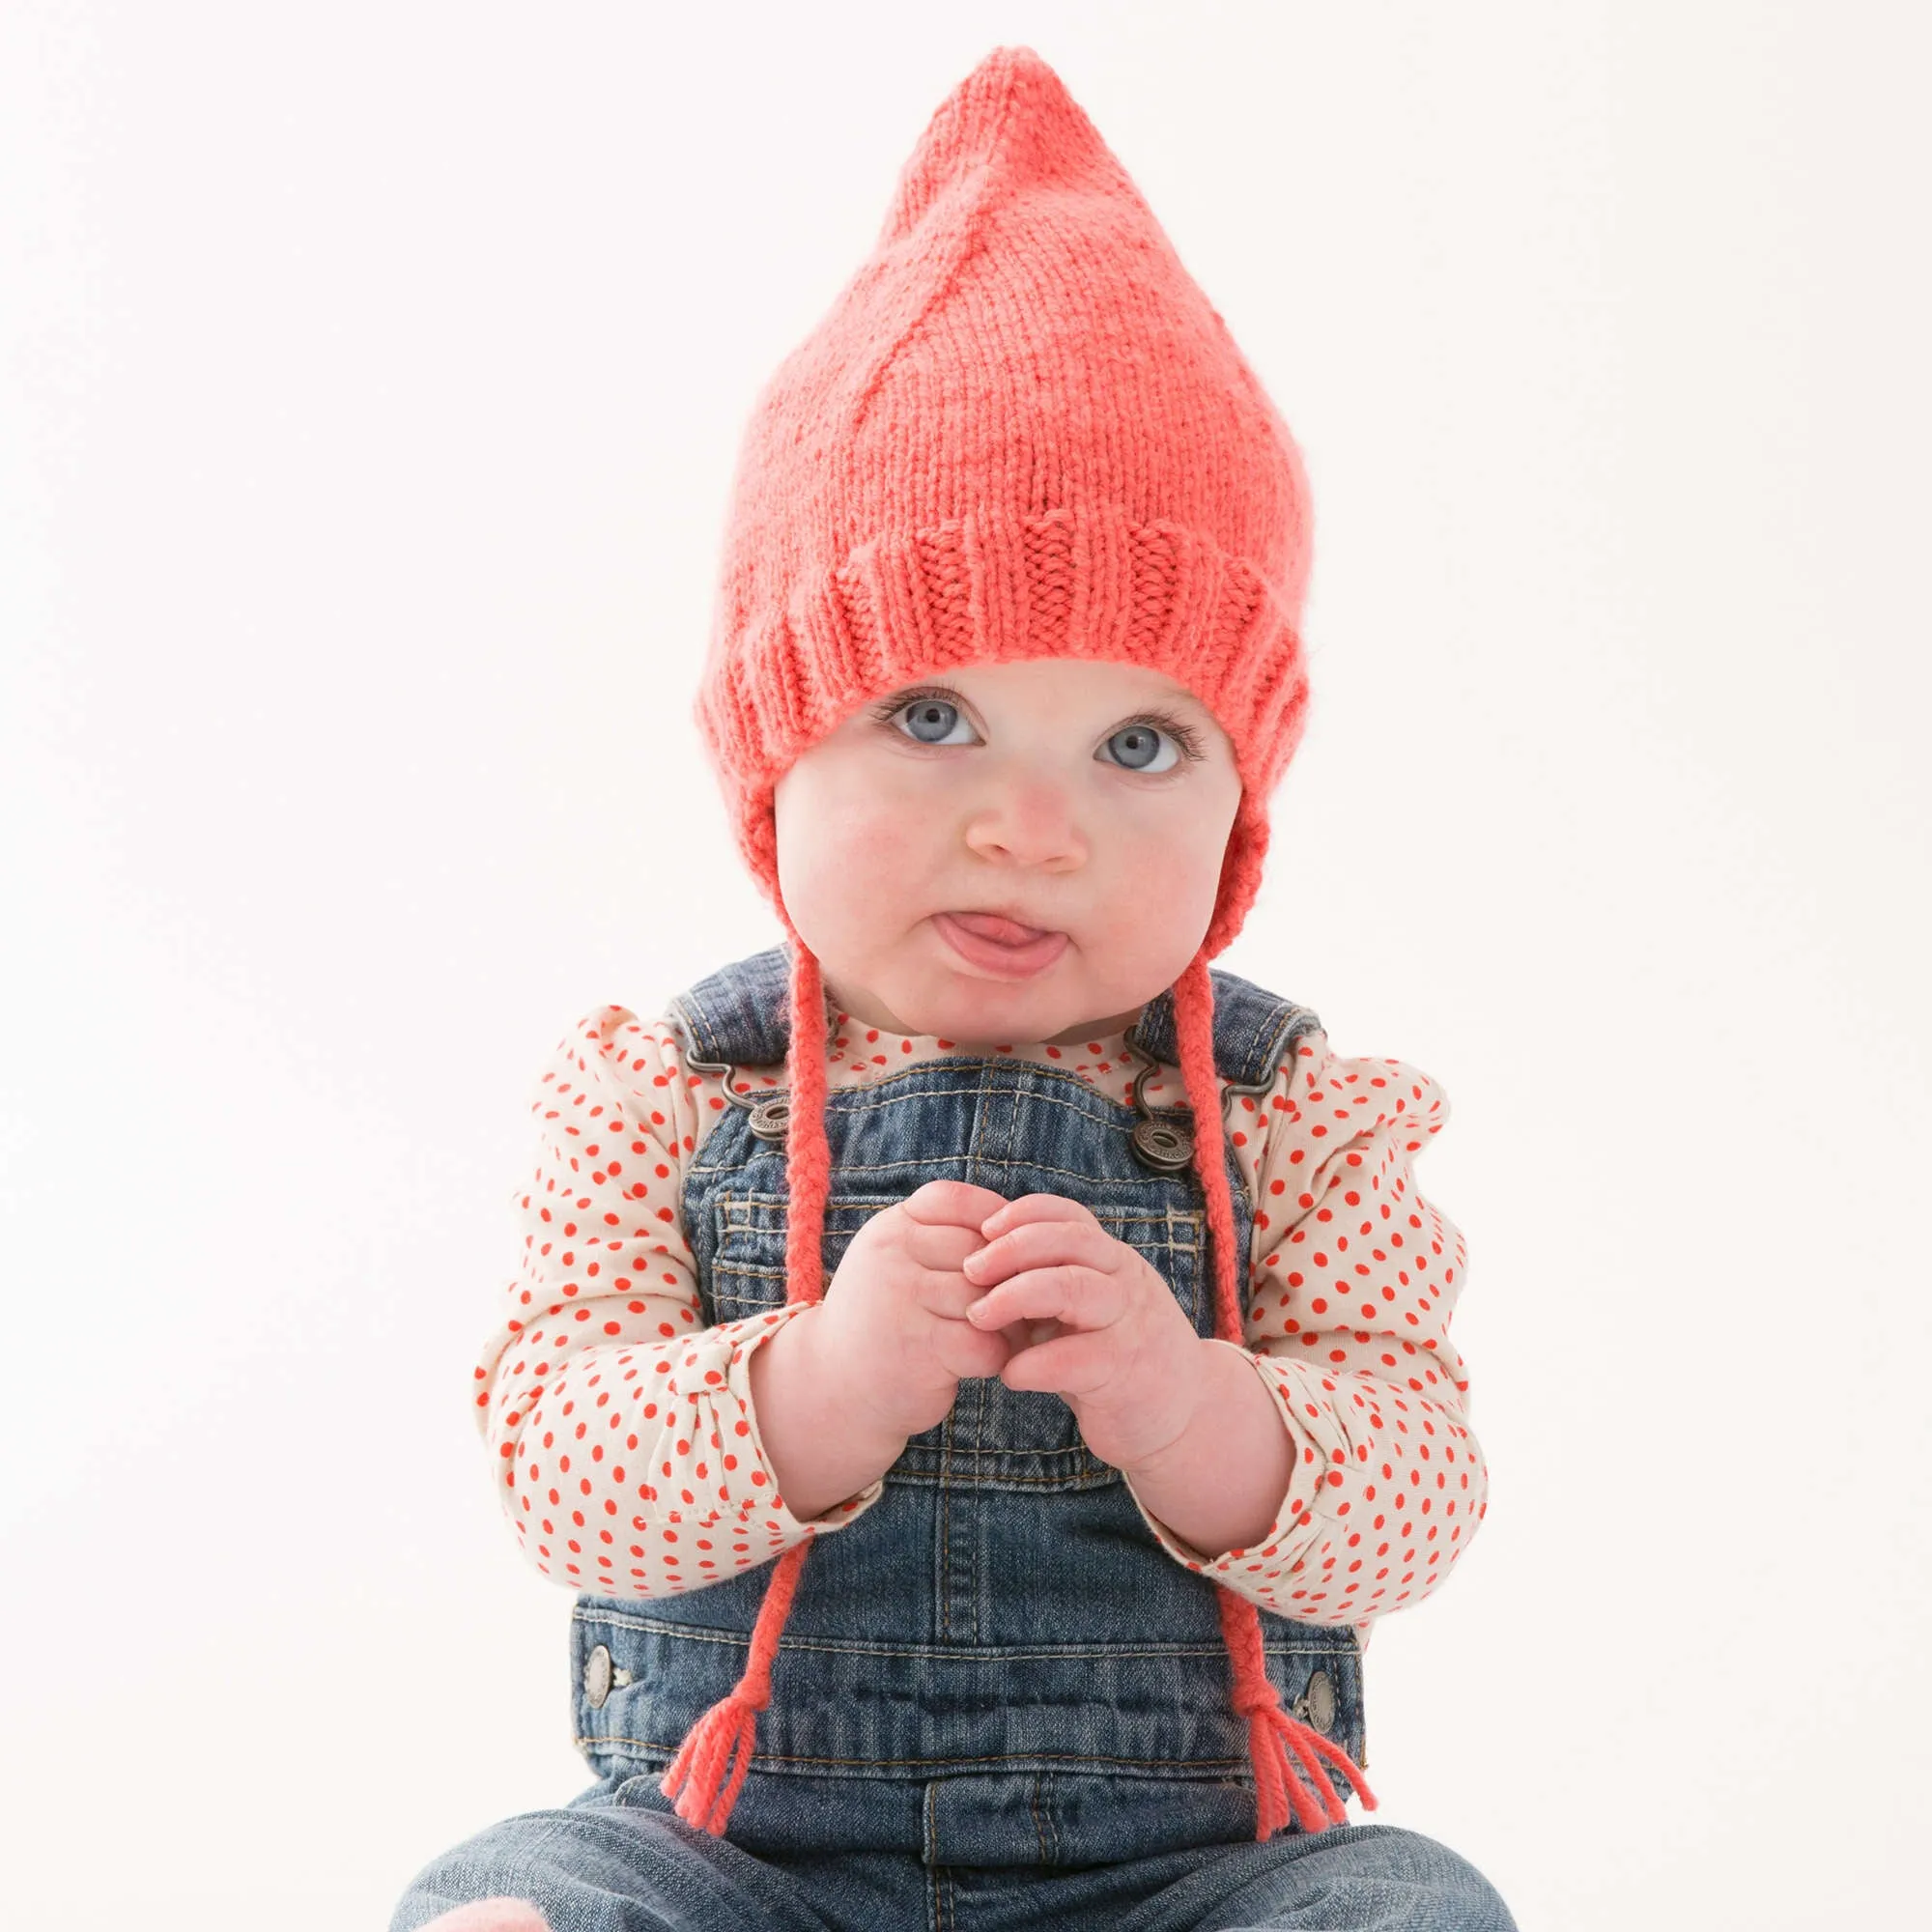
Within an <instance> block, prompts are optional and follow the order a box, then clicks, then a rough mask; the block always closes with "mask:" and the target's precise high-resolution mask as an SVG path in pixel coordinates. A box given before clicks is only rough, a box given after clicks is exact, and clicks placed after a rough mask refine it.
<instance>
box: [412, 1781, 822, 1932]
mask: <svg viewBox="0 0 1932 1932" xmlns="http://www.w3.org/2000/svg"><path fill="white" fill-rule="evenodd" d="M488 1898H517V1899H527V1900H528V1901H529V1902H530V1903H531V1904H533V1905H534V1906H535V1907H536V1908H537V1910H538V1911H539V1912H541V1913H542V1915H543V1917H544V1919H545V1922H546V1924H547V1925H548V1926H549V1928H550V1932H744V1928H746V1927H748V1926H760V1927H763V1926H769V1927H772V1928H774V1932H836V1928H835V1927H834V1926H833V1925H832V1923H831V1921H829V1920H828V1919H826V1918H823V1917H822V1916H821V1915H820V1914H819V1913H818V1912H816V1911H815V1910H813V1909H812V1908H811V1907H810V1905H809V1904H807V1903H806V1901H805V1893H804V1890H803V1889H802V1888H801V1886H800V1885H799V1884H798V1882H797V1881H796V1880H794V1879H793V1878H791V1877H790V1876H789V1875H788V1874H787V1873H786V1872H784V1871H783V1870H782V1869H781V1867H780V1866H778V1865H777V1864H775V1863H772V1862H769V1861H765V1860H762V1859H759V1858H755V1857H753V1854H751V1853H750V1852H747V1851H745V1850H743V1849H742V1848H741V1847H739V1846H737V1845H734V1844H732V1843H731V1842H730V1841H729V1840H728V1839H724V1838H716V1837H713V1836H712V1835H711V1833H708V1832H702V1831H699V1830H698V1829H697V1828H696V1826H692V1825H687V1824H686V1823H685V1822H684V1820H683V1819H681V1818H677V1817H673V1816H670V1815H668V1814H667V1813H665V1812H660V1811H651V1810H643V1809H638V1808H632V1807H620V1806H616V1805H595V1804H590V1805H581V1806H580V1805H571V1806H564V1807H559V1808H556V1809H550V1810H540V1811H526V1812H522V1813H520V1814H519V1815H518V1816H516V1817H514V1818H506V1819H503V1820H502V1821H500V1822H499V1823H497V1824H495V1825H491V1826H489V1827H487V1828H486V1829H485V1830H483V1831H481V1832H478V1833H476V1834H475V1835H474V1836H473V1837H470V1838H466V1839H465V1840H464V1841H463V1843H461V1844H460V1845H456V1846H453V1847H452V1848H451V1849H450V1850H448V1851H446V1852H444V1853H442V1854H441V1855H440V1857H438V1858H436V1859H433V1860H431V1861H430V1862H429V1863H428V1864H427V1865H425V1866H424V1867H423V1868H422V1870H421V1871H419V1872H418V1873H417V1874H416V1875H415V1877H414V1878H413V1879H412V1880H411V1881H410V1885H409V1889H408V1890H407V1891H405V1892H404V1894H403V1896H402V1899H401V1901H400V1902H399V1903H398V1904H397V1906H396V1909H395V1913H394V1915H393V1917H392V1918H390V1920H389V1927H388V1932H421V1928H423V1927H424V1926H427V1925H428V1924H430V1923H431V1921H432V1920H434V1919H436V1918H439V1917H440V1916H441V1915H442V1914H444V1913H446V1912H449V1911H450V1910H451V1909H452V1908H454V1907H457V1906H463V1905H468V1904H470V1903H471V1902H473V1901H476V1900H481V1899H488ZM513 1922H514V1921H513Z"/></svg>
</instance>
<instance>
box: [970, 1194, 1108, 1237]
mask: <svg viewBox="0 0 1932 1932" xmlns="http://www.w3.org/2000/svg"><path fill="white" fill-rule="evenodd" d="M1029 1221H1085V1222H1086V1223H1088V1225H1089V1226H1091V1227H1094V1228H1097V1227H1099V1225H1100V1224H1099V1222H1098V1221H1097V1220H1095V1219H1094V1215H1093V1213H1092V1211H1091V1210H1090V1209H1089V1208H1086V1207H1085V1206H1083V1205H1082V1204H1081V1203H1080V1202H1078V1201H1069V1200H1068V1199H1067V1197H1066V1196H1065V1195H1064V1194H1021V1195H1017V1196H1015V1197H1014V1199H1012V1200H1011V1201H1008V1200H1005V1199H1002V1200H1001V1201H1000V1202H999V1203H998V1204H997V1205H996V1206H995V1207H993V1208H989V1209H988V1210H987V1211H986V1213H985V1214H983V1215H981V1216H980V1220H979V1222H978V1223H977V1226H978V1227H979V1230H980V1233H981V1234H982V1235H984V1236H986V1238H987V1239H988V1240H989V1241H990V1240H992V1239H993V1238H994V1237H995V1236H998V1235H1001V1234H1004V1233H1005V1232H1006V1230H1007V1229H1009V1228H1017V1227H1020V1226H1022V1225H1024V1224H1025V1223H1026V1222H1029ZM989 1223H990V1225H988V1224H989Z"/></svg>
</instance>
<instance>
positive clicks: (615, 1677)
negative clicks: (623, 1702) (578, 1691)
mask: <svg viewBox="0 0 1932 1932" xmlns="http://www.w3.org/2000/svg"><path fill="white" fill-rule="evenodd" d="M630 1681H631V1673H630V1672H629V1671H628V1670H618V1669H616V1668H615V1667H613V1665H612V1664H611V1653H610V1652H609V1651H608V1650H607V1649H606V1648H605V1647H604V1646H603V1645H602V1644H601V1643H600V1644H599V1645H598V1646H597V1648H596V1649H595V1650H593V1651H592V1652H591V1653H590V1655H589V1656H588V1657H586V1658H585V1659H584V1660H583V1694H584V1696H585V1698H587V1699H588V1700H589V1704H590V1708H591V1709H592V1710H593V1711H601V1710H602V1709H603V1708H604V1700H605V1698H607V1697H608V1696H610V1694H611V1686H612V1685H613V1684H614V1685H617V1686H619V1687H620V1688H621V1687H622V1686H623V1685H626V1684H628V1683H629V1682H630Z"/></svg>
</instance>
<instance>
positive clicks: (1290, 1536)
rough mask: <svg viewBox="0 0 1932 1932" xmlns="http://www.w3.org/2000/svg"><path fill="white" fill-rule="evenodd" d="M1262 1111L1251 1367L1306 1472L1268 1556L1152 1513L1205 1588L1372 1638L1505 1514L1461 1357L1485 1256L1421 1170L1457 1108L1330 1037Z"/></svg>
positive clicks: (1425, 1082)
mask: <svg viewBox="0 0 1932 1932" xmlns="http://www.w3.org/2000/svg"><path fill="white" fill-rule="evenodd" d="M1243 1104H1244V1105H1246V1106H1247V1107H1248V1108H1249V1109H1250V1112H1251V1114H1252V1119H1250V1120H1248V1121H1246V1122H1244V1123H1243V1126H1242V1128H1241V1129H1240V1131H1239V1132H1237V1134H1236V1146H1237V1149H1240V1148H1246V1149H1247V1150H1249V1151H1248V1152H1247V1153H1246V1154H1245V1155H1244V1156H1243V1161H1244V1167H1245V1168H1246V1169H1248V1170H1250V1171H1252V1172H1253V1174H1254V1176H1255V1184H1256V1200H1257V1204H1258V1205H1257V1210H1256V1216H1255V1240H1254V1253H1253V1256H1252V1264H1251V1268H1250V1289H1249V1298H1248V1312H1247V1317H1246V1321H1245V1338H1246V1350H1245V1351H1244V1352H1245V1353H1246V1354H1247V1356H1248V1359H1249V1360H1250V1361H1252V1363H1253V1364H1254V1368H1255V1372H1256V1374H1257V1375H1259V1376H1260V1377H1261V1378H1262V1381H1263V1384H1264V1387H1265V1388H1266V1389H1267V1390H1268V1392H1269V1394H1270V1395H1271V1396H1272V1397H1273V1399H1274V1401H1275V1403H1276V1404H1277V1406H1278V1407H1279V1411H1280V1414H1281V1417H1282V1420H1283V1423H1284V1424H1285V1426H1286V1427H1287V1430H1288V1433H1289V1436H1290V1439H1291V1441H1292V1443H1293V1447H1294V1455H1295V1464H1294V1473H1293V1477H1292V1478H1291V1480H1290V1483H1289V1487H1288V1492H1287V1495H1286V1496H1285V1498H1284V1500H1283V1503H1282V1507H1281V1509H1280V1511H1279V1513H1278V1514H1277V1516H1276V1518H1275V1520H1274V1521H1273V1523H1272V1524H1270V1526H1269V1528H1268V1530H1267V1533H1266V1535H1265V1536H1264V1537H1263V1538H1262V1539H1261V1542H1260V1543H1259V1544H1258V1545H1256V1546H1255V1547H1254V1548H1247V1549H1231V1550H1228V1551H1226V1552H1225V1553H1224V1554H1222V1555H1220V1556H1217V1557H1213V1558H1208V1557H1204V1555H1203V1554H1202V1552H1201V1551H1200V1550H1198V1549H1193V1548H1189V1547H1188V1546H1187V1545H1186V1544H1185V1543H1183V1542H1181V1541H1180V1540H1179V1538H1178V1537H1176V1536H1175V1535H1174V1534H1173V1533H1172V1532H1171V1531H1170V1530H1169V1529H1168V1528H1167V1526H1166V1525H1165V1524H1164V1523H1162V1522H1160V1521H1159V1520H1157V1519H1155V1518H1153V1517H1151V1516H1150V1515H1148V1513H1147V1511H1146V1509H1145V1508H1143V1509H1142V1512H1141V1513H1142V1516H1143V1517H1144V1518H1145V1520H1147V1522H1148V1525H1149V1527H1150V1528H1151V1530H1152V1531H1153V1533H1154V1534H1155V1535H1156V1536H1157V1537H1158V1538H1159V1539H1160V1542H1161V1544H1162V1547H1163V1548H1166V1549H1167V1551H1168V1552H1169V1554H1170V1555H1172V1556H1173V1557H1174V1558H1175V1559H1176V1561H1178V1562H1180V1563H1183V1564H1185V1566H1186V1567H1187V1568H1188V1569H1190V1570H1198V1571H1200V1572H1202V1573H1203V1574H1204V1575H1206V1576H1208V1577H1213V1578H1214V1579H1215V1580H1216V1581H1217V1582H1222V1583H1225V1584H1227V1585H1228V1586H1229V1587H1230V1588H1231V1589H1234V1590H1236V1592H1238V1593H1239V1594H1240V1595H1242V1596H1244V1597H1247V1598H1249V1599H1251V1600H1252V1601H1253V1602H1254V1603H1256V1604H1258V1605H1261V1606H1262V1607H1263V1608H1264V1609H1269V1610H1273V1611H1275V1612H1276V1613H1277V1614H1279V1615H1281V1616H1285V1617H1292V1618H1294V1619H1296V1620H1298V1621H1300V1622H1303V1623H1321V1624H1338V1623H1350V1624H1354V1625H1355V1626H1356V1627H1357V1629H1358V1630H1359V1631H1360V1632H1361V1634H1362V1635H1363V1636H1364V1638H1366V1637H1367V1635H1368V1634H1369V1632H1370V1629H1371V1627H1372V1625H1373V1621H1374V1619H1375V1618H1377V1617H1378V1616H1380V1615H1382V1614H1384V1613H1386V1612H1387V1611H1389V1610H1395V1609H1403V1608H1406V1607H1407V1606H1408V1605H1412V1604H1417V1603H1420V1602H1421V1601H1422V1599H1423V1598H1424V1597H1426V1596H1428V1595H1429V1593H1430V1592H1431V1591H1432V1590H1435V1589H1436V1588H1438V1587H1439V1586H1440V1585H1441V1583H1442V1582H1443V1581H1444V1579H1445V1578H1446V1577H1448V1575H1449V1572H1450V1569H1451V1567H1452V1566H1453V1565H1454V1563H1455V1561H1456V1559H1457V1557H1458V1556H1460V1555H1461V1554H1462V1552H1463V1550H1464V1549H1466V1548H1468V1547H1469V1544H1470V1542H1471V1541H1472V1540H1473V1538H1474V1535H1475V1531H1476V1526H1477V1524H1478V1523H1479V1522H1480V1521H1481V1520H1482V1518H1483V1514H1484V1511H1485V1509H1486V1508H1487V1505H1488V1492H1489V1470H1488V1466H1487V1464H1486V1463H1485V1462H1484V1460H1483V1454H1482V1448H1481V1445H1480V1444H1479V1443H1478V1441H1477V1439H1476V1437H1475V1435H1473V1434H1472V1433H1471V1431H1470V1429H1469V1426H1468V1387H1469V1384H1468V1379H1467V1377H1466V1375H1465V1373H1464V1370H1463V1361H1462V1357H1461V1356H1460V1355H1459V1354H1458V1353H1457V1351H1456V1349H1455V1346H1454V1344H1453V1343H1452V1342H1451V1341H1450V1339H1449V1322H1450V1318H1451V1316H1452V1315H1453V1314H1454V1312H1455V1307H1456V1302H1457V1298H1458V1296H1459V1295H1460V1294H1461V1293H1462V1288H1463V1276H1464V1272H1465V1243H1464V1241H1463V1234H1462V1231H1461V1230H1460V1229H1459V1228H1458V1227H1457V1226H1456V1224H1455V1223H1454V1222H1453V1221H1452V1220H1451V1219H1450V1218H1449V1217H1448V1215H1446V1214H1445V1213H1444V1212H1443V1211H1442V1210H1441V1209H1440V1208H1437V1207H1435V1205H1434V1204H1432V1203H1431V1202H1429V1201H1428V1200H1426V1199H1425V1198H1424V1197H1423V1194H1422V1192H1421V1190H1420V1189H1419V1188H1418V1187H1417V1185H1416V1182H1415V1176H1414V1171H1413V1159H1414V1156H1415V1155H1416V1154H1417V1153H1419V1152H1420V1151H1421V1150H1422V1149H1423V1148H1425V1147H1427V1146H1428V1145H1429V1142H1430V1140H1431V1139H1432V1138H1433V1137H1434V1136H1435V1134H1436V1133H1438V1132H1439V1131H1440V1130H1441V1128H1442V1126H1443V1124H1444V1123H1445V1122H1447V1120H1448V1118H1449V1102H1448V1095H1447V1094H1445V1093H1444V1091H1443V1089H1442V1088H1441V1086H1440V1085H1439V1084H1438V1083H1437V1082H1436V1081H1435V1080H1433V1079H1432V1078H1431V1077H1430V1076H1429V1075H1428V1074H1426V1073H1424V1072H1422V1071H1420V1070H1419V1069H1418V1068H1416V1067H1414V1066H1411V1065H1407V1064H1406V1063H1405V1062H1403V1061H1400V1060H1369V1059H1351V1058H1345V1057H1343V1056H1340V1055H1337V1054H1336V1053H1334V1052H1333V1050H1332V1049H1331V1048H1330V1047H1329V1045H1328V1041H1327V1037H1326V1036H1325V1035H1324V1034H1321V1033H1319V1032H1318V1033H1313V1034H1309V1035H1306V1036H1304V1037H1303V1038H1302V1039H1301V1040H1300V1041H1299V1042H1298V1050H1297V1052H1296V1054H1295V1055H1294V1056H1293V1058H1292V1059H1291V1060H1290V1061H1288V1062H1287V1063H1285V1064H1284V1066H1283V1068H1282V1071H1281V1074H1280V1076H1279V1077H1278V1078H1277V1080H1276V1083H1275V1085H1274V1087H1273V1089H1271V1090H1270V1092H1269V1093H1268V1094H1264V1095H1262V1096H1259V1097H1258V1099H1256V1100H1252V1101H1244V1103H1243ZM1218 1346H1220V1347H1224V1348H1226V1347H1231V1346H1232V1345H1231V1344H1228V1343H1221V1344H1219V1345H1218Z"/></svg>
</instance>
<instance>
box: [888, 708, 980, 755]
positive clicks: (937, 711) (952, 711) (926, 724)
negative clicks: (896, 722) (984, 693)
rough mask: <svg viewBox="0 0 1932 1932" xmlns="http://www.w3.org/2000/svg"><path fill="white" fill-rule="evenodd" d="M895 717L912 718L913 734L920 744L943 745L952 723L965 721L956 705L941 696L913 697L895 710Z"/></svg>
mask: <svg viewBox="0 0 1932 1932" xmlns="http://www.w3.org/2000/svg"><path fill="white" fill-rule="evenodd" d="M893 716H894V717H895V718H909V719H911V720H912V725H913V735H914V736H915V737H917V738H918V739H919V742H920V743H921V744H922V745H943V744H945V743H946V742H947V735H946V734H947V733H948V732H949V731H951V730H952V726H953V724H954V723H957V724H961V725H963V724H964V723H965V722H966V721H965V719H964V717H963V716H962V715H961V713H960V710H959V707H958V705H956V704H949V703H947V701H946V700H945V698H943V697H915V698H913V699H912V700H911V701H910V702H909V703H906V704H903V705H901V706H900V707H899V709H898V710H897V711H895V713H894V714H893Z"/></svg>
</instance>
